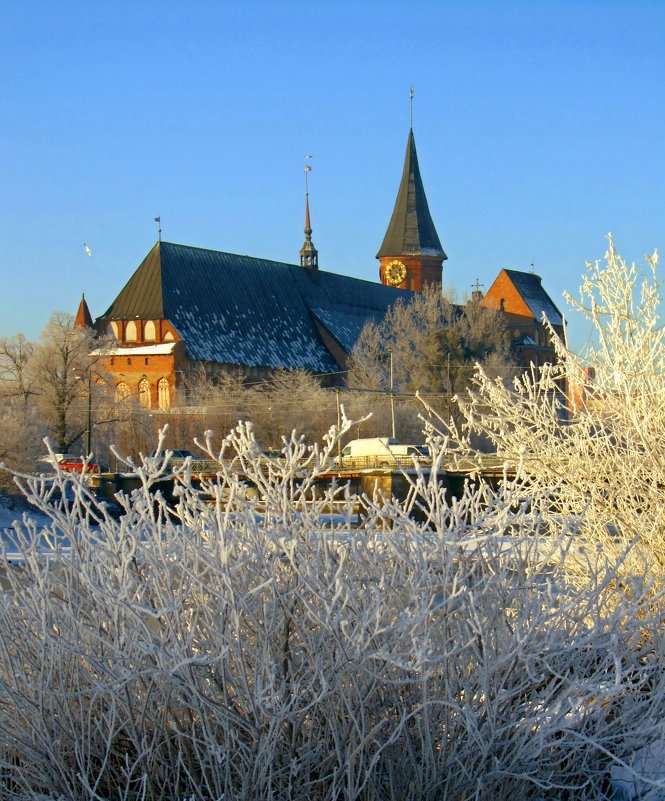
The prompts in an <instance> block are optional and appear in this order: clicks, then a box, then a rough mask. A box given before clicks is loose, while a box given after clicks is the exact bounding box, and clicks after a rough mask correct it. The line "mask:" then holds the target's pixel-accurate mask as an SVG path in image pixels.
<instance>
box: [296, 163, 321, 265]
mask: <svg viewBox="0 0 665 801" xmlns="http://www.w3.org/2000/svg"><path fill="white" fill-rule="evenodd" d="M311 158H312V157H311V156H305V159H311ZM311 171H312V167H311V165H310V164H308V163H306V164H305V243H304V245H303V246H302V247H301V248H300V266H301V267H306V268H307V269H310V270H318V269H319V251H318V250H317V249H316V248H315V247H314V243H313V242H312V225H311V223H310V218H309V180H308V178H309V173H310V172H311Z"/></svg>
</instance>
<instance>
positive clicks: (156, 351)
mask: <svg viewBox="0 0 665 801" xmlns="http://www.w3.org/2000/svg"><path fill="white" fill-rule="evenodd" d="M175 346H176V343H175V342H160V343H158V344H155V345H138V346H137V347H134V348H131V347H130V348H126V347H122V346H118V347H117V348H104V349H103V350H93V352H92V353H91V354H90V355H91V356H166V355H167V354H169V353H172V352H173V348H175Z"/></svg>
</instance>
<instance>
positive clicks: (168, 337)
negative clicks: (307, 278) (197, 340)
mask: <svg viewBox="0 0 665 801" xmlns="http://www.w3.org/2000/svg"><path fill="white" fill-rule="evenodd" d="M164 342H173V334H172V333H171V332H170V331H167V332H166V333H165V334H164Z"/></svg>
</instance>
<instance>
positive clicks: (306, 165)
mask: <svg viewBox="0 0 665 801" xmlns="http://www.w3.org/2000/svg"><path fill="white" fill-rule="evenodd" d="M311 158H312V157H311V156H305V159H311ZM311 171H312V165H311V164H308V163H307V162H305V194H306V195H308V194H309V184H308V182H307V177H308V176H307V173H309V172H311Z"/></svg>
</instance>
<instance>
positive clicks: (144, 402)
mask: <svg viewBox="0 0 665 801" xmlns="http://www.w3.org/2000/svg"><path fill="white" fill-rule="evenodd" d="M139 403H140V404H141V406H143V408H144V409H149V408H150V381H148V379H147V378H142V379H141V380H140V381H139Z"/></svg>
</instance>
